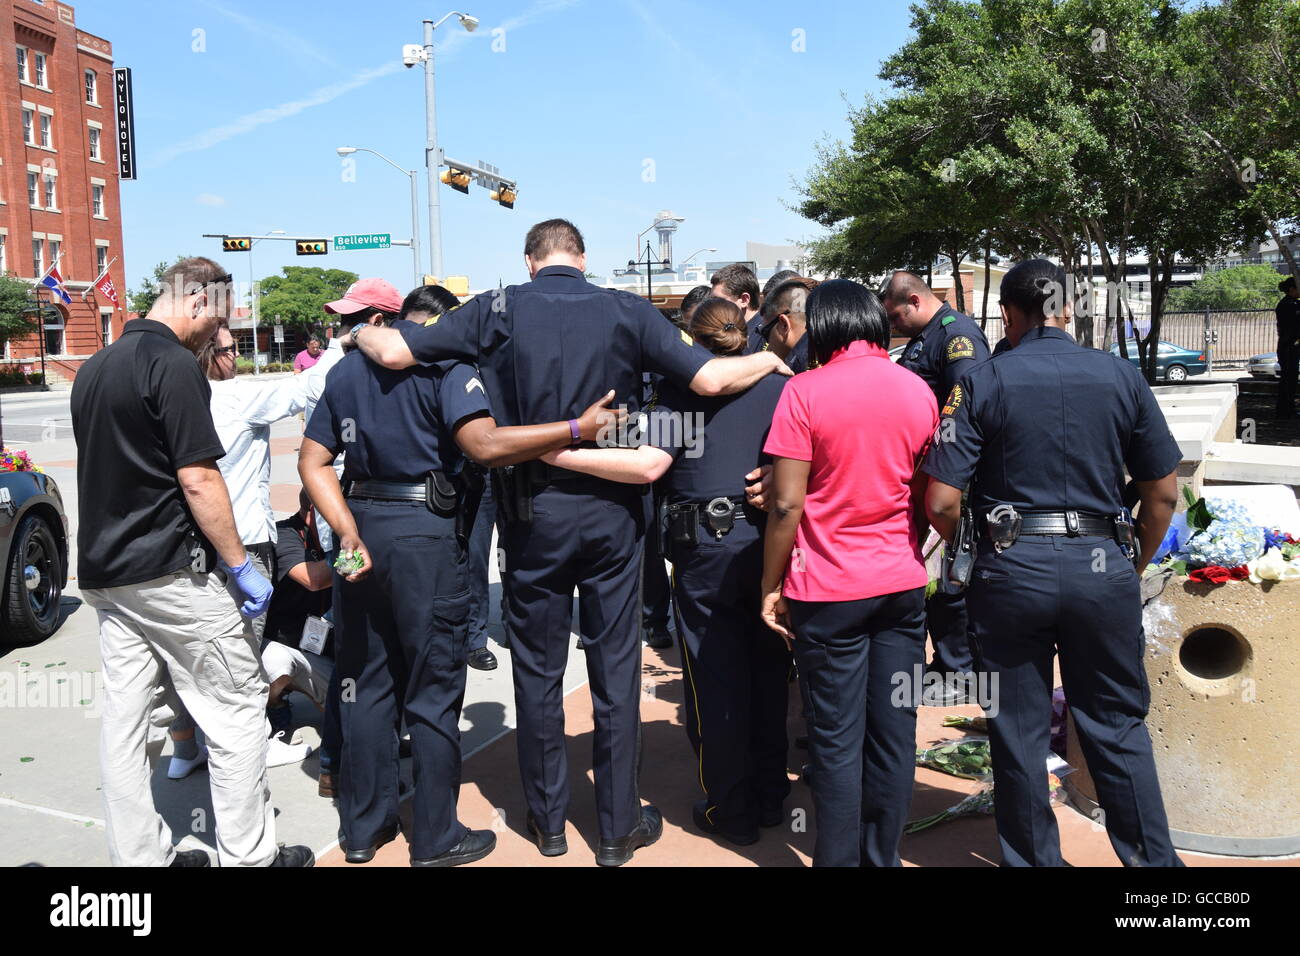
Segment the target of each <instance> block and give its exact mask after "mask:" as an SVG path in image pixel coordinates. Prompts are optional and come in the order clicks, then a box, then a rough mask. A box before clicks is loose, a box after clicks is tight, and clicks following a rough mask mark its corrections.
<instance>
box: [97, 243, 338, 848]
mask: <svg viewBox="0 0 1300 956" xmlns="http://www.w3.org/2000/svg"><path fill="white" fill-rule="evenodd" d="M231 291H232V289H231V277H230V275H229V274H228V273H226V271H225V270H224V269H222V268H221V267H220V266H219V265H217V263H215V262H213V261H212V260H210V259H202V258H192V259H182V260H180V261H179V262H177V263H176V264H175V265H173V266H172V267H171V268H170V269H168V270H167V271H166V272H165V273H164V274H163V278H162V294H161V295H160V296H159V297H158V299H157V301H156V302H155V303H154V305H153V307H152V308H151V309H150V310H149V314H148V316H147V317H146V318H143V319H136V320H134V321H132V322H130V323H128V324H127V326H126V328H125V329H124V330H123V334H122V337H121V338H120V339H119V340H118V341H116V342H114V343H113V344H112V345H111V346H109V347H108V348H106V349H104V350H102V351H100V352H98V353H96V355H95V356H94V357H92V358H91V359H90V360H89V361H87V362H86V364H85V365H84V366H82V368H81V371H80V372H78V374H77V380H76V383H75V385H74V386H73V389H72V428H73V433H74V435H75V436H76V441H77V454H78V462H77V465H78V467H77V490H78V497H79V503H80V509H79V516H78V537H77V547H78V552H79V554H80V558H79V567H78V572H79V577H80V584H81V590H82V594H83V596H84V597H85V599H86V601H87V603H89V604H90V606H91V607H93V608H95V610H96V612H97V613H98V615H99V643H100V653H101V656H102V659H103V674H104V678H103V679H104V696H105V699H104V708H103V713H104V716H103V721H102V725H101V739H100V762H101V770H102V776H103V791H104V805H105V809H106V813H105V818H106V820H107V830H108V843H109V855H110V857H111V859H112V861H113V863H114V864H115V865H119V866H206V865H207V863H208V860H207V855H206V854H205V853H202V852H201V851H183V852H180V853H177V852H176V851H175V850H174V849H173V847H172V840H171V831H170V830H169V829H168V827H167V824H166V823H165V822H164V821H163V818H162V817H161V816H160V815H159V814H158V812H157V810H156V809H155V807H154V802H153V793H152V790H151V786H150V780H151V768H150V766H149V757H148V754H147V751H146V748H147V743H148V734H149V714H150V711H151V709H152V706H153V700H154V692H155V689H156V688H157V687H158V686H159V685H160V684H161V683H163V682H164V681H165V680H167V679H168V678H170V681H171V684H172V686H173V687H175V690H176V693H177V695H178V696H179V697H180V699H181V700H182V701H183V702H184V704H185V706H186V708H187V709H188V710H189V712H190V713H191V714H193V715H194V718H195V720H196V721H197V722H198V724H199V726H200V727H202V728H203V731H204V734H205V736H206V737H207V739H208V751H209V758H208V763H209V770H210V773H211V776H212V810H213V815H214V817H215V820H216V839H217V854H218V859H219V860H220V862H221V864H222V865H223V866H268V865H274V866H310V865H311V864H312V862H313V857H312V853H311V851H310V850H309V849H308V848H307V847H284V848H283V849H280V850H277V847H276V842H275V817H274V812H273V809H272V807H271V792H270V787H269V786H268V785H267V780H266V734H265V729H264V728H265V708H266V680H265V678H264V677H263V674H262V667H261V663H260V661H259V659H258V653H257V652H258V648H257V645H256V643H255V640H254V637H253V630H252V627H251V625H250V624H249V622H248V620H247V618H253V617H256V616H258V615H259V614H261V613H262V612H263V611H264V610H265V609H266V606H267V604H268V602H269V601H270V599H271V585H270V584H269V582H267V580H266V579H265V578H263V577H262V576H261V575H260V574H258V573H257V571H256V570H255V569H254V567H253V565H252V563H251V562H250V561H249V559H248V555H247V553H246V552H245V551H244V546H243V544H242V543H241V541H240V538H239V532H238V531H237V530H236V529H235V519H234V515H233V514H232V513H231V508H230V495H229V492H228V491H227V489H226V484H225V481H224V480H223V479H222V477H221V472H220V471H219V470H218V469H217V463H216V460H217V459H218V458H220V457H221V456H222V455H223V454H225V450H224V449H223V448H222V447H221V442H220V441H219V440H218V439H217V433H216V430H215V428H214V427H213V424H212V417H211V415H210V413H209V411H208V401H209V397H210V392H209V388H208V383H207V380H206V379H205V378H204V377H203V374H202V372H201V371H200V370H199V367H198V364H197V363H196V362H195V361H194V355H193V352H194V351H195V350H197V349H198V348H200V347H201V346H202V345H203V343H204V342H206V341H207V340H208V339H210V338H211V337H212V335H213V333H214V332H215V330H216V328H217V325H218V323H219V322H220V321H221V319H222V318H223V316H225V315H226V314H228V310H229V300H230V295H231ZM241 613H242V614H243V615H244V618H241V617H240V614H241Z"/></svg>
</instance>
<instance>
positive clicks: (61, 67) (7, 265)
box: [0, 0, 126, 381]
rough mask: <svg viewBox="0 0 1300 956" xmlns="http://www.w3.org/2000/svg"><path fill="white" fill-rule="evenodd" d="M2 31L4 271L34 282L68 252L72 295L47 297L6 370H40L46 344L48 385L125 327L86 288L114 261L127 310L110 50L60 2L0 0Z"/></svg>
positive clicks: (12, 348) (14, 345) (9, 353)
mask: <svg viewBox="0 0 1300 956" xmlns="http://www.w3.org/2000/svg"><path fill="white" fill-rule="evenodd" d="M0 33H2V34H3V46H4V47H5V48H7V49H8V50H9V51H11V52H9V53H8V54H3V55H4V56H7V58H8V59H7V63H6V61H5V60H3V59H0V96H2V97H3V100H2V101H0V102H2V104H3V108H2V109H0V272H3V273H6V274H8V275H11V276H15V277H18V278H20V279H24V280H26V281H28V282H31V283H32V284H33V285H34V284H35V282H36V281H37V280H38V279H39V278H40V277H41V276H42V275H43V274H44V272H45V270H46V269H48V268H49V266H50V264H51V263H52V262H53V261H54V259H55V258H56V257H58V256H60V255H61V256H62V258H60V259H59V271H60V273H61V274H62V275H63V279H64V286H65V288H66V289H67V290H68V294H69V295H70V296H71V297H72V305H64V304H63V303H62V302H61V301H58V300H57V299H55V301H53V302H51V299H54V298H55V297H53V296H52V295H51V293H50V292H49V290H44V289H43V290H41V291H40V293H39V296H40V300H41V303H42V306H43V307H44V308H43V311H44V317H43V323H42V325H43V331H42V334H40V335H39V336H38V335H37V334H35V333H33V334H31V335H28V336H24V337H22V338H18V339H14V340H11V341H10V342H8V343H7V344H6V346H5V355H4V359H3V361H4V363H5V364H4V365H0V368H13V367H14V366H15V365H18V366H24V367H26V366H30V367H32V368H34V369H35V370H38V371H39V368H40V361H41V358H40V357H41V353H42V345H43V346H44V353H45V364H46V370H47V373H48V375H49V380H51V381H53V380H56V379H60V378H61V379H71V378H72V377H73V376H74V375H75V374H76V370H77V368H78V367H79V366H80V365H81V363H82V362H83V361H84V360H85V359H87V358H89V357H90V356H91V355H92V354H93V353H94V352H95V351H96V350H98V349H100V348H102V347H103V346H104V345H106V344H108V343H109V342H112V341H113V340H114V339H115V338H116V337H117V335H118V334H119V333H120V332H121V329H122V324H123V322H124V320H125V318H126V314H125V312H123V311H121V310H117V311H116V312H115V311H114V310H113V304H112V303H111V302H108V301H106V300H104V299H103V297H102V296H101V295H100V294H99V293H98V292H97V291H96V290H94V289H93V288H91V283H92V282H94V280H95V278H96V277H97V276H98V275H99V274H100V272H101V271H102V269H103V266H104V264H105V263H108V262H111V261H112V260H113V259H114V257H116V259H117V261H116V262H113V264H112V266H111V268H110V270H109V273H110V275H111V276H112V277H113V284H114V286H115V287H116V288H117V291H118V296H119V299H121V301H122V304H123V305H125V304H126V300H125V296H126V274H125V271H124V266H123V260H122V211H121V204H120V202H119V194H118V167H117V162H118V157H117V137H116V125H115V121H114V91H113V47H112V44H110V43H109V42H108V41H107V40H104V39H101V38H100V37H97V36H95V35H93V34H90V33H87V32H85V31H84V30H79V29H78V28H77V25H76V17H75V14H74V11H73V8H72V7H70V6H68V5H67V4H64V3H58V2H55V0H48V2H41V0H0ZM87 290H89V291H87ZM83 292H87V295H86V297H85V299H84V301H83V299H82V293H83Z"/></svg>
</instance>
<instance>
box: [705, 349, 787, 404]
mask: <svg viewBox="0 0 1300 956" xmlns="http://www.w3.org/2000/svg"><path fill="white" fill-rule="evenodd" d="M772 372H776V373H778V374H780V375H793V374H794V372H792V371H791V370H790V368H789V366H787V365H786V364H785V362H783V361H781V360H780V359H779V358H777V357H776V353H775V352H754V353H752V354H750V355H731V356H725V357H719V358H713V359H709V361H707V362H705V363H704V365H702V366H701V367H700V370H699V371H698V372H696V373H695V377H694V378H692V379H691V391H693V392H695V393H696V394H697V395H705V396H716V395H734V394H735V393H736V392H743V391H744V390H745V389H747V388H749V387H750V386H752V385H753V384H754V383H755V382H757V381H758V380H759V379H761V378H763V377H764V376H765V375H769V374H771V373H772Z"/></svg>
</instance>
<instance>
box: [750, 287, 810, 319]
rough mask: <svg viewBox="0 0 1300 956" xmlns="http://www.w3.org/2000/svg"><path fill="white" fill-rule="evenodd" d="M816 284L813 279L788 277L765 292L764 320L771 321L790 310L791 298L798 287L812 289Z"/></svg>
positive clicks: (806, 289)
mask: <svg viewBox="0 0 1300 956" xmlns="http://www.w3.org/2000/svg"><path fill="white" fill-rule="evenodd" d="M815 285H816V283H815V282H813V280H811V279H804V278H801V277H800V276H795V277H794V278H793V279H787V280H786V281H785V282H782V283H781V284H780V285H778V286H776V287H775V288H774V289H772V290H771V291H769V292H764V293H763V321H764V322H771V321H772V320H773V319H775V318H776V317H777V316H778V315H780V314H781V313H782V312H786V311H789V308H790V298H791V296H792V295H793V294H794V291H795V290H796V289H803V290H805V291H810V290H811V289H812V288H813V287H814V286H815Z"/></svg>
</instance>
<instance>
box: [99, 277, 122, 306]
mask: <svg viewBox="0 0 1300 956" xmlns="http://www.w3.org/2000/svg"><path fill="white" fill-rule="evenodd" d="M95 291H96V292H98V293H99V294H100V295H102V296H103V297H104V298H105V299H107V300H108V301H109V302H112V303H113V308H114V309H120V308H122V303H121V301H120V300H119V299H118V297H117V286H115V285H113V277H112V276H111V275H109V274H108V272H105V273H104V274H103V275H102V276H100V277H99V279H98V281H96V282H95Z"/></svg>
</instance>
